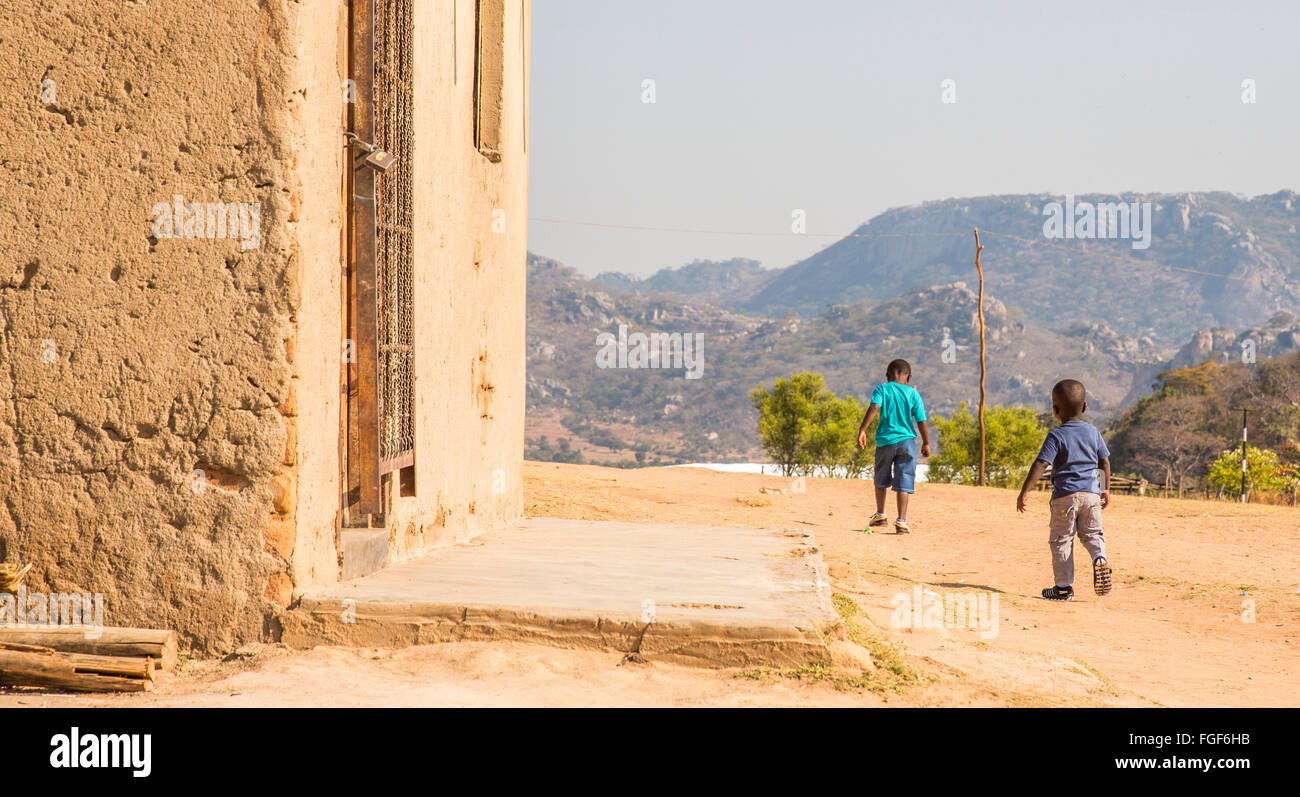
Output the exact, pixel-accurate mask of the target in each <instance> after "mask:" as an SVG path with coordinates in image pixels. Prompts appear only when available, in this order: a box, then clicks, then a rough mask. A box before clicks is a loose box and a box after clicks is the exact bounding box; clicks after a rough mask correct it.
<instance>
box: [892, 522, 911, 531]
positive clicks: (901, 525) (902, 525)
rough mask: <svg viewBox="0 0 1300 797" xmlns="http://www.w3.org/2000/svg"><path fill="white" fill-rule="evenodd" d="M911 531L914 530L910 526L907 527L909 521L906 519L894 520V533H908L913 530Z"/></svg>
mask: <svg viewBox="0 0 1300 797" xmlns="http://www.w3.org/2000/svg"><path fill="white" fill-rule="evenodd" d="M911 531H912V530H911V529H909V528H908V527H907V521H906V520H903V519H902V518H899V519H898V520H895V521H894V533H895V534H907V533H909V532H911Z"/></svg>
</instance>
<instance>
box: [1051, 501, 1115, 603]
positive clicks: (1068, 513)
mask: <svg viewBox="0 0 1300 797" xmlns="http://www.w3.org/2000/svg"><path fill="white" fill-rule="evenodd" d="M1076 534H1077V535H1078V537H1079V542H1081V543H1083V547H1084V548H1086V549H1087V550H1088V553H1089V554H1090V555H1091V556H1092V561H1094V562H1095V561H1097V560H1098V559H1101V558H1104V557H1105V556H1106V538H1105V537H1103V536H1102V533H1101V496H1100V495H1097V494H1096V493H1070V494H1069V495H1063V496H1061V497H1060V498H1053V499H1052V534H1051V537H1050V539H1049V541H1048V545H1049V546H1050V547H1051V549H1052V574H1053V575H1054V576H1055V577H1056V585H1057V586H1058V587H1064V586H1067V585H1071V584H1073V583H1074V537H1075V535H1076Z"/></svg>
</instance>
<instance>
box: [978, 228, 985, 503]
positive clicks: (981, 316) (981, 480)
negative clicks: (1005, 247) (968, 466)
mask: <svg viewBox="0 0 1300 797" xmlns="http://www.w3.org/2000/svg"><path fill="white" fill-rule="evenodd" d="M983 251H984V247H983V246H980V231H979V228H978V227H976V228H975V270H976V271H977V272H979V278H980V291H979V308H978V309H977V310H976V312H977V314H978V315H979V320H980V409H979V426H980V471H979V485H980V486H981V487H983V486H984V465H985V463H984V457H985V448H984V400H985V395H986V394H985V391H984V378H985V376H986V373H987V371H986V368H985V362H984V266H982V265H980V253H981V252H983Z"/></svg>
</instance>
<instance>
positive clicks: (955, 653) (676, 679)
mask: <svg viewBox="0 0 1300 797" xmlns="http://www.w3.org/2000/svg"><path fill="white" fill-rule="evenodd" d="M525 477H526V490H525V492H526V501H527V512H528V514H530V515H535V516H555V517H578V518H589V519H610V520H614V519H617V520H630V521H637V520H642V521H644V520H648V519H651V518H653V519H654V520H656V521H667V522H684V523H701V524H709V525H717V526H778V527H780V526H787V527H792V528H811V529H813V530H814V531H815V533H816V536H817V539H818V542H819V543H820V546H821V549H822V554H823V556H824V557H825V559H826V561H827V564H828V565H829V567H830V573H831V578H832V585H833V589H834V590H835V591H836V592H839V593H841V594H843V595H846V596H848V597H851V598H852V599H853V600H854V601H855V602H856V603H857V604H858V605H859V606H860V607H861V610H862V612H863V613H864V614H865V615H866V617H867V618H869V620H870V622H869V623H868V624H867V625H868V627H869V628H870V631H871V633H872V634H873V635H874V636H876V637H878V638H880V639H882V640H885V641H888V642H893V643H895V644H898V645H900V646H902V648H903V649H904V650H905V652H906V653H905V656H904V661H905V662H906V663H907V664H908V666H909V667H910V668H912V669H913V670H915V671H916V672H918V673H919V674H920V676H921V677H920V679H919V680H917V681H915V682H912V683H907V684H903V685H901V686H897V688H896V689H889V688H879V687H878V688H874V689H873V688H871V683H873V682H871V681H867V682H866V683H865V685H862V684H857V683H847V684H846V682H845V681H844V680H841V681H840V682H839V683H838V685H837V684H835V683H832V681H831V679H829V678H821V679H818V678H816V677H810V674H809V673H803V674H802V676H803V677H800V678H796V677H791V676H790V674H782V673H764V672H739V671H727V670H723V671H714V670H700V669H694V668H689V667H678V666H672V665H666V664H662V663H649V664H627V665H623V664H620V656H618V655H617V654H613V653H597V652H588V651H570V650H559V649H553V648H547V647H542V646H537V645H530V644H522V643H453V644H443V645H429V646H424V647H418V648H408V649H404V650H398V651H368V650H345V649H338V648H319V649H317V650H314V651H309V652H293V651H287V650H284V649H282V648H280V647H278V646H257V647H256V648H255V649H253V650H250V651H249V652H248V653H249V655H247V656H244V657H232V660H230V661H227V662H187V663H186V665H185V667H184V668H183V670H182V672H181V673H180V674H179V675H176V676H169V677H167V678H166V679H165V680H164V681H163V683H162V684H161V685H160V688H159V689H158V690H156V691H155V692H153V693H150V694H148V695H143V696H72V695H50V694H37V693H26V694H20V693H15V692H8V693H0V706H10V705H157V706H169V705H176V706H186V705H221V706H253V705H257V706H265V705H284V706H291V705H345V706H368V705H384V706H392V705H410V706H426V705H427V706H443V705H447V706H502V705H527V706H568V705H599V706H606V705H629V706H681V705H700V706H705V705H727V706H731V705H740V706H747V705H753V706H757V705H795V706H797V705H832V706H833V705H861V706H874V705H885V704H888V705H1139V706H1149V705H1166V706H1200V705H1212V706H1256V705H1261V706H1266V705H1292V706H1294V705H1300V655H1297V653H1298V648H1300V553H1298V551H1300V511H1297V510H1295V509H1291V508H1286V507H1269V506H1248V507H1241V506H1238V505H1236V504H1230V503H1213V502H1204V501H1174V500H1159V499H1145V500H1142V499H1138V498H1135V497H1128V496H1118V497H1116V498H1115V501H1114V503H1113V505H1112V507H1111V508H1109V509H1107V510H1106V512H1105V515H1104V521H1105V524H1106V530H1107V531H1106V534H1107V540H1108V545H1109V554H1110V557H1111V561H1112V564H1113V565H1114V566H1115V569H1116V577H1115V591H1114V592H1113V593H1112V594H1111V595H1109V596H1107V597H1105V598H1097V597H1096V596H1094V595H1093V594H1092V590H1091V580H1090V579H1091V576H1090V571H1089V570H1088V569H1087V568H1086V567H1080V578H1079V582H1078V583H1077V584H1076V588H1077V593H1078V596H1079V599H1078V600H1077V601H1075V602H1074V603H1071V604H1056V603H1049V602H1047V601H1044V600H1042V599H1041V598H1039V597H1037V595H1038V591H1039V590H1040V589H1041V588H1042V587H1044V586H1046V585H1047V584H1048V583H1049V582H1050V581H1051V568H1050V565H1049V562H1048V559H1047V544H1046V538H1047V531H1046V511H1047V509H1046V502H1047V495H1046V494H1042V493H1040V494H1036V495H1035V497H1034V500H1033V502H1032V503H1031V511H1030V512H1029V513H1028V514H1026V515H1023V516H1022V515H1018V514H1017V513H1016V512H1015V508H1014V505H1015V493H1014V492H1013V491H1010V490H999V489H991V488H989V489H982V490H981V489H977V488H970V487H958V486H952V485H923V486H922V487H921V489H920V492H919V493H918V494H917V497H916V498H915V500H914V503H913V508H912V510H911V512H909V514H910V515H911V518H910V520H911V525H912V528H913V533H912V534H911V535H907V536H898V535H894V534H892V533H880V532H879V531H878V532H877V533H875V534H870V535H868V534H863V533H862V532H861V528H862V525H863V523H864V521H865V518H866V516H867V514H868V513H869V511H870V505H869V502H870V500H871V499H870V487H869V485H867V484H865V483H856V482H847V481H841V480H831V479H807V480H806V481H805V482H804V483H803V487H804V488H805V489H804V491H803V492H798V491H797V490H796V489H795V488H796V485H795V484H794V481H793V480H792V479H783V478H779V477H772V476H755V475H744V474H721V473H713V472H709V471H703V470H698V469H685V468H666V469H660V468H655V469H645V470H635V471H622V470H614V469H606V468H598V467H590V466H572V465H555V464H550V463H528V465H527V466H526V469H525ZM782 490H784V492H781V491H782ZM1079 551H1080V552H1082V549H1081V548H1080V549H1079ZM1081 558H1082V559H1083V560H1084V561H1086V556H1085V557H1081ZM922 583H923V584H924V585H926V586H925V588H926V589H929V590H931V591H933V592H935V593H937V594H939V595H944V594H958V593H960V594H966V595H971V594H978V592H979V591H983V592H984V593H985V594H986V595H991V594H992V593H991V592H989V591H990V590H996V591H997V593H996V594H997V597H998V612H997V620H998V622H997V632H996V635H993V634H992V633H991V632H990V633H985V634H984V635H983V636H984V638H981V634H980V633H979V632H978V631H977V630H974V629H964V628H955V629H943V628H934V629H926V628H919V629H909V628H895V627H893V625H892V624H891V616H892V614H893V608H892V606H891V600H892V599H893V598H894V596H895V595H897V594H898V593H904V594H907V595H909V596H910V595H911V594H912V591H913V588H914V585H916V584H922ZM1243 591H1245V593H1246V594H1245V595H1244V596H1243V595H1242V594H1241V593H1242V592H1243ZM1247 600H1249V601H1253V605H1254V611H1255V622H1253V623H1250V622H1244V621H1243V611H1244V609H1243V602H1244V601H1247ZM822 675H825V673H822Z"/></svg>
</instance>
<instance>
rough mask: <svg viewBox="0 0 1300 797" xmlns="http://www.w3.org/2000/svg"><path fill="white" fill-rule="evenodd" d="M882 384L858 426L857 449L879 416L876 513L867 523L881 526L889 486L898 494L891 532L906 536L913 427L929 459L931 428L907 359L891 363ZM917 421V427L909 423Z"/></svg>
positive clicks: (911, 486) (913, 472)
mask: <svg viewBox="0 0 1300 797" xmlns="http://www.w3.org/2000/svg"><path fill="white" fill-rule="evenodd" d="M885 380H886V381H885V382H884V383H883V384H879V385H876V389H875V390H872V391H871V404H870V406H868V407H867V414H866V415H865V416H863V418H862V425H861V426H859V427H858V448H866V447H867V427H868V426H870V425H871V422H872V421H873V420H875V419H876V417H877V416H879V417H880V425H879V426H877V427H876V476H875V482H876V514H874V515H872V516H871V520H870V521H869V522H868V523H867V531H868V532H870V531H871V527H872V526H883V525H885V524H886V523H888V522H889V518H887V517H885V491H886V490H888V489H889V488H890V487H893V488H894V492H895V493H897V494H898V520H896V521H894V531H895V532H897V533H898V534H907V533H908V532H909V531H910V529H909V528H908V527H907V502H908V499H909V497H910V496H911V494H912V493H913V492H914V490H915V487H914V484H915V481H916V428H917V427H919V428H920V430H921V456H923V457H928V456H930V427H929V426H927V425H926V423H925V403H924V402H922V401H921V394H920V393H918V392H917V390H916V388H914V387H912V385H911V381H912V366H911V365H909V364H908V362H907V360H894V361H893V362H891V363H890V364H889V367H888V368H886V369H885ZM913 421H915V422H916V425H917V426H916V427H913V426H912V422H913Z"/></svg>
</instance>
